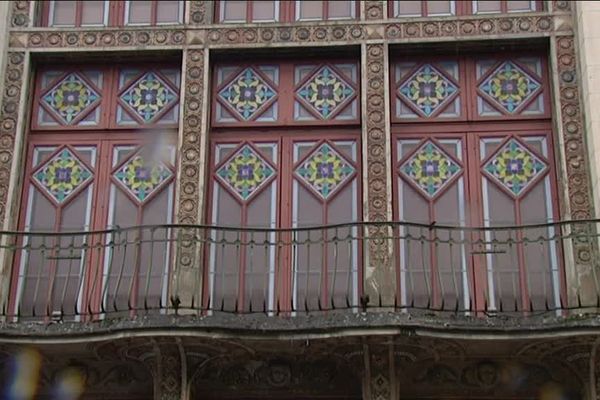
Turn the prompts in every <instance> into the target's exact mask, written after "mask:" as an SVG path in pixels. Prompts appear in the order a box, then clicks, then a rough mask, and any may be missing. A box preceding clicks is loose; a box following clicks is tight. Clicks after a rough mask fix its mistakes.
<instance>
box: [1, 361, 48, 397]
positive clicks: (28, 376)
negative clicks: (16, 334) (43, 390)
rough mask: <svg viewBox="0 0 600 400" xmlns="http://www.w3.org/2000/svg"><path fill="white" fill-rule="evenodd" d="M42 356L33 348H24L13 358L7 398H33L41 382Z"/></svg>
mask: <svg viewBox="0 0 600 400" xmlns="http://www.w3.org/2000/svg"><path fill="white" fill-rule="evenodd" d="M41 363H42V360H41V356H40V355H39V354H38V352H36V351H35V350H33V349H23V350H21V351H20V352H19V353H18V354H16V355H15V356H14V359H13V360H12V363H11V364H12V367H13V368H12V371H11V373H12V374H11V379H9V381H8V382H9V384H8V392H7V393H6V398H7V399H9V400H30V399H33V398H34V396H35V394H36V391H37V387H38V382H39V377H40V366H41Z"/></svg>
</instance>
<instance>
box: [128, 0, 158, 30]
mask: <svg viewBox="0 0 600 400" xmlns="http://www.w3.org/2000/svg"><path fill="white" fill-rule="evenodd" d="M151 19H152V2H151V1H130V2H129V18H128V21H127V22H128V23H130V24H149V23H151V22H152V21H151Z"/></svg>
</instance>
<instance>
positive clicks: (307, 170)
mask: <svg viewBox="0 0 600 400" xmlns="http://www.w3.org/2000/svg"><path fill="white" fill-rule="evenodd" d="M355 171H356V169H355V168H354V167H353V166H352V163H350V162H349V161H348V160H346V159H345V158H344V157H343V156H342V155H341V154H339V153H338V152H337V151H335V150H334V149H333V148H332V147H331V146H330V145H329V144H327V143H324V144H322V145H320V146H319V147H318V148H317V149H315V150H314V151H313V152H312V153H311V154H310V155H309V156H308V157H307V158H306V159H305V160H304V162H302V164H300V165H299V166H298V167H297V168H296V170H295V173H296V176H297V177H298V178H299V179H300V180H301V181H303V182H304V183H306V184H307V185H308V186H309V187H311V188H312V189H313V190H314V191H315V192H316V193H317V194H318V195H319V196H320V197H321V198H322V199H324V200H327V199H328V198H329V197H330V196H331V195H332V194H333V193H334V192H335V191H336V190H337V189H338V188H340V187H342V186H343V185H344V184H345V183H346V182H348V181H349V180H350V179H351V178H352V176H353V174H354V172H355Z"/></svg>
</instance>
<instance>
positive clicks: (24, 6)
mask: <svg viewBox="0 0 600 400" xmlns="http://www.w3.org/2000/svg"><path fill="white" fill-rule="evenodd" d="M30 9H31V1H28V0H18V1H13V2H12V10H11V17H10V26H12V27H13V28H24V27H27V26H28V25H29V22H30V18H29V15H30Z"/></svg>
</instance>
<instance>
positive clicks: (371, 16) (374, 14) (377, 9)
mask: <svg viewBox="0 0 600 400" xmlns="http://www.w3.org/2000/svg"><path fill="white" fill-rule="evenodd" d="M385 4H387V2H383V1H381V0H367V1H365V2H364V6H365V19H367V20H377V19H384V18H385V17H384V15H385V14H384V6H385Z"/></svg>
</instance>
